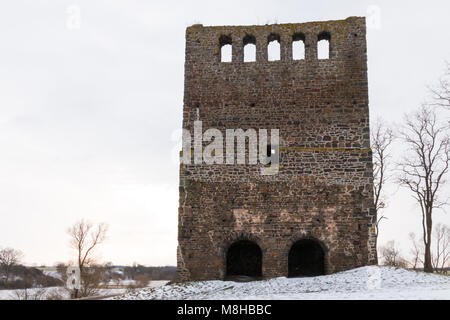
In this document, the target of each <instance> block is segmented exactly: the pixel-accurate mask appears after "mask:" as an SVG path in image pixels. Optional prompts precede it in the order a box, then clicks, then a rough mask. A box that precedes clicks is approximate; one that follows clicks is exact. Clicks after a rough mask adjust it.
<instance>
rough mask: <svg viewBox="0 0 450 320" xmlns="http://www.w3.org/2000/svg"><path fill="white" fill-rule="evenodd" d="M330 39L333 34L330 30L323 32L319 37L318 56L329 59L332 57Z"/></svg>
mask: <svg viewBox="0 0 450 320" xmlns="http://www.w3.org/2000/svg"><path fill="white" fill-rule="evenodd" d="M330 39H331V36H330V34H329V33H328V32H322V33H320V34H319V36H318V38H317V40H318V41H317V58H318V59H329V58H330Z"/></svg>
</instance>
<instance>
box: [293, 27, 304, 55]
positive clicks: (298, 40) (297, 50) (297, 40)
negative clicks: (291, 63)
mask: <svg viewBox="0 0 450 320" xmlns="http://www.w3.org/2000/svg"><path fill="white" fill-rule="evenodd" d="M292 59H293V60H304V59H305V35H304V34H303V33H296V34H294V36H293V37H292Z"/></svg>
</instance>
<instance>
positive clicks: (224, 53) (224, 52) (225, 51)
mask: <svg viewBox="0 0 450 320" xmlns="http://www.w3.org/2000/svg"><path fill="white" fill-rule="evenodd" d="M219 44H220V62H231V61H232V59H233V53H232V51H233V48H232V45H231V37H229V36H224V35H222V36H220V38H219Z"/></svg>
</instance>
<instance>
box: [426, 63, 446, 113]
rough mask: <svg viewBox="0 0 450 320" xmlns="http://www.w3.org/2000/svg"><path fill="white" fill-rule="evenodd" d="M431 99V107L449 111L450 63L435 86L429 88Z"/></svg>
mask: <svg viewBox="0 0 450 320" xmlns="http://www.w3.org/2000/svg"><path fill="white" fill-rule="evenodd" d="M429 89H430V91H431V96H432V98H433V105H437V106H441V107H444V108H447V109H450V63H448V62H447V66H446V70H445V73H444V75H443V76H442V77H441V78H440V79H439V81H438V83H437V85H435V86H434V87H430V88H429Z"/></svg>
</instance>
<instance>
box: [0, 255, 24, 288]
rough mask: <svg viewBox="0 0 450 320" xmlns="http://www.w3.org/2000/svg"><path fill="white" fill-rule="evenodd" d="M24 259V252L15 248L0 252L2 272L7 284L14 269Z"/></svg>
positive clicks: (0, 268) (0, 269)
mask: <svg viewBox="0 0 450 320" xmlns="http://www.w3.org/2000/svg"><path fill="white" fill-rule="evenodd" d="M22 257H23V254H22V252H21V251H19V250H16V249H13V248H5V249H2V250H0V271H1V272H2V273H3V275H4V279H5V284H7V283H8V281H9V277H10V275H11V271H12V268H13V267H14V266H15V265H18V264H19V263H20V260H21V259H22Z"/></svg>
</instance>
